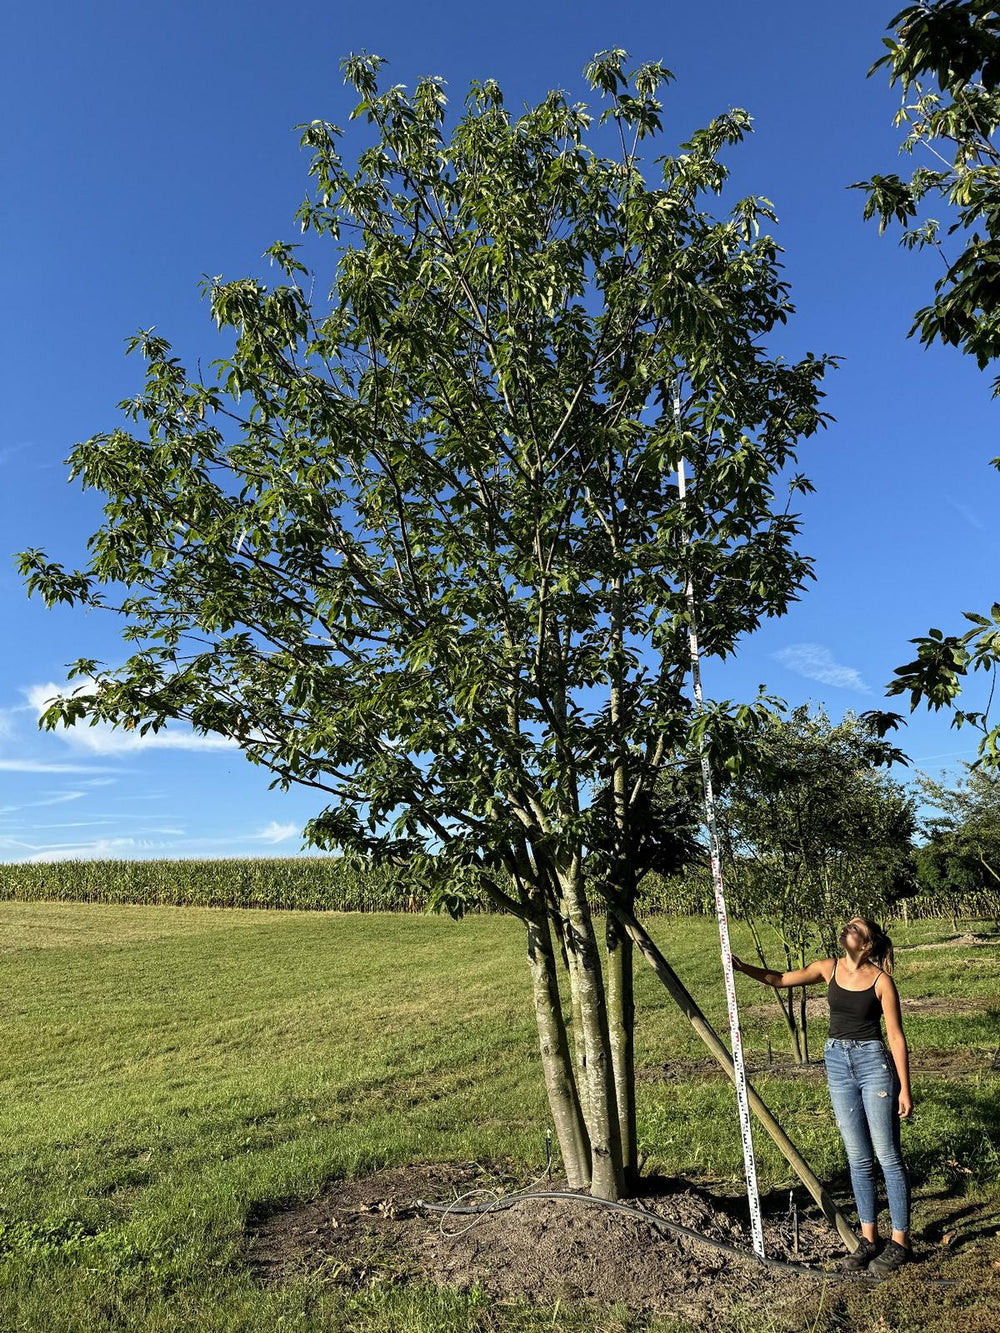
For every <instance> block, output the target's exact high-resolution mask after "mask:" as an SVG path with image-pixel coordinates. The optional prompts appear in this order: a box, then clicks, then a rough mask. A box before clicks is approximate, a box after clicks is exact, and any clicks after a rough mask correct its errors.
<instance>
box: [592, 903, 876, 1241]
mask: <svg viewBox="0 0 1000 1333" xmlns="http://www.w3.org/2000/svg"><path fill="white" fill-rule="evenodd" d="M611 910H616V911H617V914H618V917H619V919H620V920H621V922H622V925H623V926H624V928H625V930H626V931H627V932H628V935H629V937H630V938H631V940H632V942H633V943H634V944H635V945H636V947H637V948H638V949H639V951H640V953H642V955H643V957H644V958H645V959H646V961H647V962H648V963H649V964H650V966H651V967H652V968H653V971H654V972H655V973H656V975H657V976H658V977H659V978H660V980H661V981H662V982H663V984H664V985H665V986H666V988H667V990H668V991H669V992H670V994H671V995H672V996H673V998H674V999H675V1000H676V1001H677V1004H678V1005H679V1006H680V1008H681V1011H682V1012H683V1014H684V1016H685V1017H686V1018H687V1020H688V1022H689V1023H690V1024H691V1026H692V1027H693V1028H694V1030H695V1031H696V1032H697V1033H698V1035H699V1037H701V1039H702V1041H703V1042H704V1043H705V1045H706V1046H707V1047H708V1049H709V1050H710V1051H711V1052H712V1054H713V1055H714V1056H715V1058H716V1059H717V1060H718V1062H719V1064H720V1065H721V1066H722V1068H723V1069H724V1070H725V1071H726V1073H727V1074H728V1075H729V1077H730V1078H731V1079H733V1080H734V1081H735V1078H736V1075H735V1071H734V1069H733V1057H732V1056H731V1055H730V1053H729V1051H728V1050H727V1049H726V1047H725V1044H724V1043H723V1041H722V1040H721V1038H720V1037H719V1034H718V1033H717V1032H716V1031H715V1029H714V1028H713V1027H712V1025H711V1023H709V1021H708V1019H707V1018H706V1017H705V1015H704V1014H703V1013H702V1012H701V1010H700V1009H699V1008H698V1006H697V1004H696V1003H695V1001H694V999H693V997H692V996H691V994H690V992H689V991H688V990H687V988H686V987H685V985H684V983H683V982H682V981H681V979H680V977H678V975H677V973H676V972H675V971H674V970H673V968H672V967H671V966H670V964H669V963H668V962H667V960H666V959H665V958H664V956H663V954H661V953H660V951H659V949H658V948H657V947H656V945H655V944H654V943H653V941H652V940H651V939H650V937H649V935H648V934H647V933H646V931H645V930H644V929H643V927H642V926H641V925H640V924H639V922H638V921H636V919H635V917H634V916H632V915H631V913H626V912H624V911H622V910H620V909H614V908H612V909H611ZM747 1098H748V1100H749V1102H750V1109H751V1110H752V1111H753V1112H754V1114H755V1115H756V1116H757V1119H758V1120H759V1121H760V1123H761V1124H762V1125H763V1126H764V1128H765V1129H766V1130H767V1132H768V1134H770V1136H771V1138H772V1139H773V1140H774V1142H775V1143H776V1144H777V1146H778V1148H779V1149H780V1150H781V1152H782V1154H783V1155H784V1157H785V1160H786V1161H787V1162H788V1164H789V1165H790V1166H791V1168H792V1170H793V1171H794V1172H795V1174H796V1175H797V1176H798V1177H799V1179H800V1180H801V1181H802V1183H803V1185H805V1187H806V1189H807V1190H808V1191H809V1193H810V1194H811V1195H812V1197H813V1198H814V1199H815V1201H816V1203H817V1204H818V1205H819V1207H820V1209H821V1210H822V1212H823V1215H824V1217H826V1219H827V1221H828V1222H829V1223H830V1224H831V1226H835V1227H836V1228H837V1231H838V1232H839V1233H840V1238H841V1240H843V1242H844V1244H845V1245H846V1246H847V1248H848V1249H849V1250H850V1251H852V1252H853V1251H854V1250H856V1249H857V1247H858V1238H857V1236H856V1235H855V1234H854V1232H853V1231H852V1230H851V1228H850V1226H849V1225H848V1222H847V1219H846V1218H845V1217H844V1215H843V1213H842V1212H841V1211H840V1209H839V1208H838V1207H837V1205H836V1204H835V1203H834V1201H833V1199H832V1198H831V1197H830V1195H829V1194H828V1193H827V1191H826V1189H825V1188H824V1187H823V1185H822V1183H821V1182H820V1181H819V1179H818V1178H817V1177H816V1175H814V1173H813V1171H812V1169H811V1167H810V1166H809V1163H808V1162H807V1161H806V1160H805V1158H804V1157H803V1156H802V1154H801V1153H800V1152H799V1150H798V1148H796V1146H795V1144H794V1143H793V1142H792V1141H791V1139H790V1138H789V1137H788V1135H787V1134H786V1133H785V1131H784V1130H783V1129H782V1128H781V1126H780V1125H779V1124H778V1122H777V1120H775V1118H774V1116H773V1115H772V1114H771V1112H770V1111H769V1110H768V1109H767V1107H766V1106H765V1105H764V1103H763V1102H762V1101H761V1099H760V1096H759V1094H758V1092H757V1090H756V1089H755V1088H754V1087H753V1086H752V1084H750V1083H747Z"/></svg>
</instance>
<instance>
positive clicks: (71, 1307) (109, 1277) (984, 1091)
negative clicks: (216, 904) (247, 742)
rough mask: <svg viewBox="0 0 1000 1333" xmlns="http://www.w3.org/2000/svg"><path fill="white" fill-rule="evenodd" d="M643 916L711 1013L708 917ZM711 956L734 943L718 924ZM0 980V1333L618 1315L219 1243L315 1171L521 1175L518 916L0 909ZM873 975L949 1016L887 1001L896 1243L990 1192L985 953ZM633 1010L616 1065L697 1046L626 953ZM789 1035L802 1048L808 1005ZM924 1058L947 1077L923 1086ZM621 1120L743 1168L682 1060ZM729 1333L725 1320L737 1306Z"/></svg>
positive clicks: (666, 1168)
mask: <svg viewBox="0 0 1000 1333" xmlns="http://www.w3.org/2000/svg"><path fill="white" fill-rule="evenodd" d="M651 929H652V933H653V934H654V936H655V938H656V939H657V941H658V943H659V944H660V945H661V947H662V948H663V949H664V951H665V952H666V953H667V955H668V957H670V958H671V960H672V961H673V962H674V963H675V965H676V967H677V970H678V971H679V972H680V974H681V976H682V978H683V979H684V980H685V982H686V983H687V984H688V986H689V988H690V989H691V990H692V991H693V993H694V994H695V995H696V997H697V998H698V999H699V1001H700V1002H701V1003H702V1005H703V1007H704V1009H705V1010H706V1012H707V1013H708V1015H709V1017H710V1018H711V1019H712V1020H713V1021H714V1022H716V1024H717V1026H719V1027H720V1028H721V1029H723V1030H724V1029H725V1005H724V996H723V990H722V984H721V975H720V968H719V963H718V940H717V935H716V933H715V923H714V921H712V920H710V919H705V918H685V919H681V920H669V919H666V918H654V919H653V921H652V926H651ZM949 933H950V926H949V923H944V922H919V923H916V924H914V925H912V926H911V927H909V928H908V929H907V930H905V931H903V930H897V931H896V932H895V937H896V940H897V946H898V945H899V944H901V943H902V944H904V945H910V946H912V945H916V944H920V943H933V942H935V941H938V940H944V939H946V938H947V936H948V934H949ZM734 947H736V948H737V949H738V950H739V949H741V948H744V949H746V954H747V956H749V953H750V950H749V944H748V941H746V940H744V939H743V938H742V936H741V935H740V931H739V928H737V929H736V931H735V932H734ZM0 969H2V994H3V1000H4V1013H3V1039H2V1043H0V1083H2V1087H0V1153H2V1167H3V1170H2V1175H0V1292H2V1305H0V1328H3V1329H5V1330H6V1329H11V1330H13V1329H18V1330H38V1333H42V1330H45V1331H46V1333H60V1331H61V1330H67V1333H69V1330H72V1331H73V1333H77V1331H79V1333H91V1331H92V1330H110V1329H135V1330H150V1333H161V1331H162V1333H166V1331H167V1330H170V1333H175V1331H176V1330H196V1329H197V1330H201V1329H211V1330H220V1331H222V1333H237V1330H239V1331H240V1333H242V1331H243V1330H247V1331H249V1330H254V1333H256V1331H257V1330H261V1331H263V1330H272V1329H296V1330H304V1331H310V1333H311V1331H315V1333H318V1331H319V1330H321V1329H322V1330H351V1331H352V1333H353V1331H354V1330H359V1331H360V1330H364V1331H365V1333H368V1331H370V1333H380V1331H382V1330H384V1331H385V1333H389V1330H403V1329H405V1330H409V1329H413V1330H425V1331H426V1333H431V1330H441V1331H442V1333H443V1331H444V1330H466V1329H468V1330H472V1329H477V1330H478V1329H497V1330H503V1333H514V1331H515V1330H516V1331H517V1333H522V1331H526V1330H541V1329H542V1328H546V1329H551V1328H564V1329H567V1330H570V1329H572V1330H576V1329H580V1330H583V1329H598V1328H599V1329H608V1330H612V1329H613V1330H616V1333H618V1331H620V1333H624V1330H626V1329H630V1328H632V1327H639V1326H640V1324H639V1323H636V1324H634V1325H633V1323H632V1322H631V1321H630V1319H629V1317H628V1315H627V1313H626V1312H624V1311H622V1310H620V1309H618V1310H609V1311H608V1312H607V1313H606V1315H604V1314H601V1315H598V1314H595V1312H594V1311H589V1312H588V1311H584V1310H576V1311H574V1310H572V1309H568V1310H567V1309H566V1308H563V1307H560V1308H558V1309H544V1308H533V1307H529V1306H523V1307H519V1306H511V1307H503V1308H494V1309H491V1308H490V1307H489V1305H488V1304H487V1303H486V1301H485V1300H484V1298H482V1297H481V1296H479V1295H477V1294H476V1293H472V1294H471V1295H464V1296H460V1295H457V1294H449V1293H443V1294H442V1293H439V1292H437V1291H431V1290H423V1289H419V1288H413V1287H412V1286H409V1287H404V1286H401V1285H393V1284H392V1283H391V1282H390V1281H386V1282H379V1281H377V1280H376V1281H373V1282H372V1283H371V1284H370V1285H369V1286H368V1287H365V1288H364V1289H361V1290H353V1291H346V1290H343V1289H340V1288H332V1287H325V1286H323V1285H322V1284H320V1283H319V1282H318V1281H317V1280H315V1279H313V1280H306V1281H303V1282H301V1283H298V1284H296V1285H293V1286H290V1287H286V1288H282V1289H278V1290H275V1289H270V1290H264V1289H261V1288H260V1287H259V1286H257V1285H256V1283H255V1282H254V1280H253V1279H252V1277H251V1275H250V1274H249V1273H248V1272H247V1270H246V1269H245V1268H244V1267H243V1266H242V1265H241V1262H240V1257H241V1247H242V1236H243V1228H244V1225H245V1222H246V1220H247V1218H248V1216H249V1215H251V1214H252V1213H253V1211H254V1210H255V1209H258V1208H260V1207H262V1206H263V1207H267V1206H269V1205H273V1204H274V1203H275V1202H276V1201H281V1200H289V1201H291V1200H295V1199H300V1198H308V1197H310V1196H312V1195H314V1194H315V1193H317V1192H318V1190H319V1189H320V1188H321V1187H322V1185H323V1184H324V1182H325V1181H327V1180H329V1179H330V1178H331V1177H335V1176H338V1175H344V1174H348V1175H350V1174H355V1173H359V1172H364V1171H368V1170H370V1169H373V1168H378V1167H383V1166H388V1165H396V1164H403V1163H407V1162H414V1161H439V1160H447V1161H468V1160H472V1159H478V1160H484V1159H490V1160H503V1161H509V1162H511V1163H512V1165H513V1167H514V1169H515V1170H521V1171H523V1172H524V1173H525V1174H526V1175H527V1174H528V1173H531V1174H537V1172H538V1170H539V1169H540V1166H541V1164H542V1163H543V1162H544V1135H545V1130H546V1128H547V1126H548V1123H549V1122H548V1114H547V1107H546V1102H545V1096H544V1090H543V1086H542V1080H541V1075H540V1070H539V1065H538V1059H537V1048H536V1037H535V1031H534V1024H533V1020H532V1017H531V1011H530V1000H529V994H528V975H527V968H526V966H525V964H524V962H523V941H522V938H521V933H520V930H519V928H518V926H517V925H516V923H514V922H512V921H510V920H508V919H506V918H502V917H490V916H479V917H475V918H471V919H468V920H466V921H464V922H460V923H455V922H452V921H450V920H447V919H441V918H437V917H425V916H400V915H393V916H391V915H366V916H358V915H335V914H318V913H305V912H302V913H298V912H290V913H280V914H279V913H268V912H252V911H231V910H213V909H201V908H169V907H148V908H147V907H113V906H97V905H80V904H60V903H23V902H4V903H0ZM897 979H898V981H899V985H900V989H901V992H902V994H903V997H904V1013H905V1002H906V1000H907V999H912V1000H914V1001H918V1000H920V999H922V998H928V997H929V998H931V999H934V997H945V998H946V999H947V1000H948V1001H949V1002H950V1001H954V1002H955V1007H954V1011H953V1012H951V1011H949V1012H940V1011H939V1010H940V1006H938V1008H935V1006H933V1005H929V1006H926V1007H925V1009H921V1008H920V1007H919V1006H918V1005H915V1006H914V1009H913V1012H912V1014H911V1015H908V1016H907V1017H906V1024H907V1032H908V1036H909V1038H910V1043H911V1048H912V1049H913V1051H914V1063H915V1066H916V1068H917V1071H918V1072H917V1075H916V1077H915V1092H916V1096H917V1102H918V1113H917V1116H916V1119H915V1121H914V1123H913V1124H912V1125H910V1126H908V1127H907V1129H906V1136H907V1137H906V1140H905V1142H906V1147H907V1151H908V1156H909V1160H910V1163H911V1167H912V1170H913V1175H914V1180H915V1184H916V1186H917V1200H918V1202H917V1210H916V1213H915V1228H916V1230H917V1232H918V1233H919V1229H920V1223H921V1214H920V1208H921V1203H920V1200H921V1198H922V1197H923V1196H926V1198H927V1200H928V1202H927V1205H926V1207H927V1208H930V1207H931V1206H932V1202H931V1201H932V1200H939V1199H949V1200H953V1199H955V1198H956V1197H957V1196H960V1195H961V1196H968V1197H970V1198H972V1197H974V1198H975V1199H976V1200H978V1201H980V1202H982V1201H990V1200H996V1199H997V1198H998V1197H1000V1191H998V1185H1000V1096H998V1094H1000V1074H998V1073H996V1072H993V1071H992V1069H991V1062H992V1057H993V1054H994V1052H995V1051H996V1048H997V1044H998V1042H1000V1034H998V1024H997V1008H991V1007H990V1001H991V1000H993V999H996V1002H997V1007H1000V998H998V997H1000V944H990V945H986V946H980V947H977V948H975V949H972V948H969V947H967V946H963V945H962V944H961V943H958V944H955V945H953V946H951V947H944V948H937V949H926V950H920V949H912V948H904V949H901V950H900V951H899V955H898V964H897ZM740 984H741V999H742V1000H743V1001H744V1002H745V1004H746V1006H748V1007H749V1006H752V1007H753V1010H754V1013H753V1015H752V1016H751V1017H748V1019H747V1021H746V1025H745V1043H746V1046H747V1050H748V1054H749V1058H750V1060H751V1063H754V1062H757V1063H760V1062H761V1061H762V1059H763V1053H764V1052H765V1051H766V1048H767V1044H768V1042H769V1041H770V1043H771V1045H772V1048H773V1050H774V1051H775V1052H776V1053H778V1052H781V1051H783V1050H784V1037H783V1028H782V1025H781V1022H780V1018H779V1017H778V1014H777V1008H776V1006H774V1005H772V1011H773V1012H772V1011H767V1012H762V1011H761V1005H762V1002H766V1001H767V998H768V995H767V992H766V991H764V990H762V989H761V988H758V987H754V986H753V985H752V983H750V982H748V981H744V980H741V983H740ZM962 1000H965V1001H967V1004H966V1005H965V1006H964V1007H963V1006H962V1005H961V1003H960V1002H961V1001H962ZM638 1003H639V1007H640V1021H639V1029H638V1034H637V1048H638V1049H637V1060H638V1063H639V1065H640V1066H643V1067H655V1066H657V1065H660V1064H663V1063H664V1062H666V1061H673V1062H676V1061H691V1062H695V1061H701V1059H702V1056H703V1048H702V1047H701V1044H700V1043H699V1042H698V1040H697V1038H696V1037H695V1036H694V1034H693V1033H692V1032H691V1031H690V1029H689V1028H688V1027H687V1025H686V1023H685V1022H684V1020H683V1019H682V1018H681V1017H680V1016H679V1015H678V1014H677V1012H676V1011H675V1010H674V1008H673V1005H672V1002H671V1001H670V999H669V997H668V996H667V995H666V993H665V992H664V991H662V989H661V988H660V987H659V985H658V983H657V982H656V979H655V978H654V977H653V976H652V974H651V973H649V972H648V970H646V969H645V968H642V970H640V972H639V976H638ZM812 1041H813V1048H814V1049H815V1050H818V1049H819V1047H820V1045H821V1041H822V1025H821V1024H819V1023H817V1024H815V1025H814V1028H813V1037H812ZM939 1055H940V1057H941V1059H942V1060H944V1059H946V1058H947V1059H951V1060H952V1061H953V1062H954V1061H955V1060H956V1057H960V1059H959V1062H958V1064H960V1066H961V1067H960V1068H959V1067H958V1064H956V1067H955V1069H954V1070H952V1072H950V1073H949V1074H948V1075H947V1076H936V1075H932V1074H930V1073H929V1074H928V1075H927V1076H926V1077H922V1076H921V1075H920V1073H919V1070H920V1068H922V1067H926V1068H928V1070H930V1069H932V1068H933V1066H934V1063H935V1060H936V1059H937V1057H938V1056H939ZM754 1079H755V1083H756V1085H757V1087H758V1089H759V1090H760V1092H761V1094H762V1095H763V1096H764V1098H765V1100H767V1101H768V1102H769V1104H770V1105H771V1106H772V1109H773V1110H774V1111H775V1112H776V1114H777V1115H778V1117H779V1119H781V1120H782V1121H783V1123H784V1124H785V1125H786V1128H787V1129H788V1130H789V1132H790V1133H791V1134H792V1136H793V1138H795V1139H796V1141H797V1142H798V1144H799V1146H800V1147H801V1148H802V1149H803V1151H804V1152H805V1154H806V1156H807V1157H808V1158H809V1159H810V1161H811V1162H812V1165H813V1166H814V1168H815V1169H816V1170H817V1172H818V1173H819V1174H820V1176H821V1177H824V1178H825V1179H828V1180H833V1181H834V1182H835V1184H836V1183H838V1182H839V1188H841V1189H842V1188H843V1185H844V1178H843V1171H842V1161H841V1152H842V1149H841V1145H840V1141H839V1138H838V1136H837V1132H836V1128H835V1126H834V1124H833V1121H832V1117H831V1116H830V1114H829V1109H828V1101H827V1094H826V1089H825V1085H824V1083H823V1082H822V1080H821V1079H817V1078H801V1077H792V1076H788V1075H786V1073H785V1071H784V1070H783V1067H782V1065H781V1063H780V1062H776V1064H775V1066H774V1069H773V1070H772V1071H770V1072H769V1071H767V1070H766V1069H765V1070H763V1071H762V1072H760V1073H758V1074H755V1076H754ZM639 1135H640V1141H641V1144H642V1146H643V1148H644V1150H645V1151H646V1152H647V1153H648V1163H647V1170H659V1171H662V1172H665V1173H688V1174H696V1175H700V1176H703V1177H707V1178H710V1179H712V1180H715V1181H719V1182H720V1183H724V1182H727V1181H731V1182H737V1181H738V1180H739V1179H740V1178H741V1175H742V1163H741V1155H740V1144H739V1136H738V1130H737V1124H736V1117H735V1110H734V1099H733V1096H732V1091H731V1089H730V1087H729V1085H728V1084H726V1083H724V1082H721V1081H719V1080H717V1079H713V1078H706V1077H704V1076H703V1073H702V1071H701V1070H700V1069H699V1067H698V1066H696V1065H694V1064H693V1065H692V1070H691V1078H690V1079H689V1080H687V1081H683V1080H682V1081H679V1082H678V1081H675V1080H671V1081H669V1082H663V1081H656V1080H655V1079H646V1080H644V1081H643V1083H642V1085H641V1088H640V1102H639ZM757 1143H758V1154H759V1156H758V1164H759V1168H760V1172H761V1179H762V1187H763V1188H764V1189H765V1190H766V1189H771V1188H777V1187H783V1188H784V1189H788V1188H789V1187H790V1185H792V1184H793V1183H794V1180H793V1178H792V1177H790V1174H789V1171H788V1169H787V1168H786V1165H785V1163H784V1160H783V1159H782V1158H781V1157H780V1156H778V1155H777V1153H776V1151H775V1150H773V1149H772V1147H771V1144H770V1141H769V1140H767V1139H766V1137H765V1136H763V1135H761V1136H758V1139H757ZM998 1225H1000V1224H998ZM988 1266H989V1265H987V1267H988ZM878 1310H879V1318H881V1319H883V1320H884V1321H887V1322H884V1327H885V1328H887V1329H896V1328H899V1329H904V1328H910V1327H913V1328H918V1327H921V1325H920V1324H919V1323H917V1322H913V1323H912V1324H911V1323H909V1322H907V1321H908V1320H909V1319H910V1317H911V1314H908V1313H907V1309H906V1308H905V1303H904V1306H903V1307H899V1308H895V1309H894V1310H889V1311H888V1312H886V1311H883V1310H882V1308H881V1306H879V1307H878ZM911 1313H912V1318H913V1319H914V1320H916V1318H917V1316H918V1314H919V1313H920V1310H919V1309H918V1308H917V1307H916V1306H914V1309H913V1311H912V1312H911ZM822 1318H823V1316H822V1312H821V1315H820V1322H818V1323H817V1324H816V1328H817V1330H821V1329H823V1328H824V1327H825V1324H824V1323H823V1322H822ZM733 1326H734V1327H749V1326H747V1325H745V1324H743V1325H741V1324H740V1312H739V1311H734V1315H733ZM650 1327H652V1328H655V1329H657V1330H660V1329H662V1330H666V1329H668V1328H674V1327H675V1326H674V1325H671V1324H669V1323H664V1322H662V1321H661V1322H660V1323H654V1324H653V1325H651V1326H650ZM755 1327H756V1326H755ZM803 1327H809V1324H804V1325H803ZM954 1327H956V1328H958V1329H959V1330H961V1328H962V1325H961V1323H957V1324H955V1325H954ZM970 1327H971V1325H970ZM983 1327H987V1325H983Z"/></svg>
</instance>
